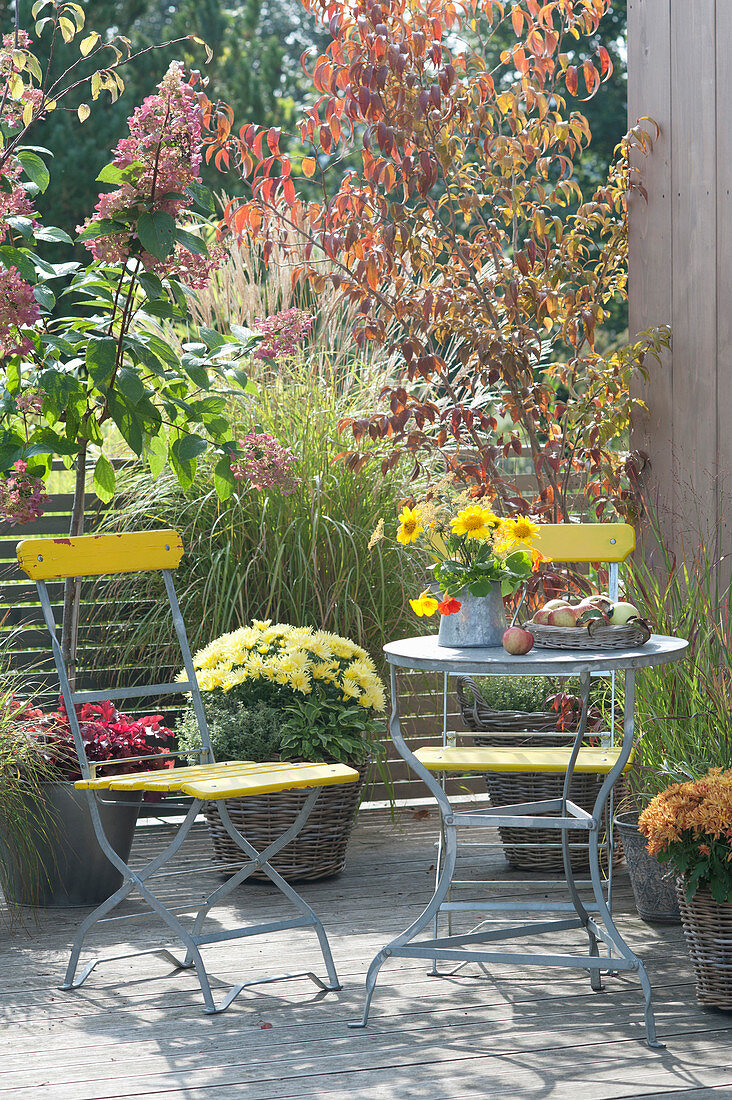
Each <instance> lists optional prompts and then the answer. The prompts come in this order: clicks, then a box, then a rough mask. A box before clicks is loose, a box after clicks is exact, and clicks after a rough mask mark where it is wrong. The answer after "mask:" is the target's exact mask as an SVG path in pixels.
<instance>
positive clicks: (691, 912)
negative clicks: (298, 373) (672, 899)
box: [676, 878, 732, 1009]
mask: <svg viewBox="0 0 732 1100" xmlns="http://www.w3.org/2000/svg"><path fill="white" fill-rule="evenodd" d="M676 896H677V898H678V901H679V910H680V911H681V923H682V925H683V928H684V936H685V938H686V944H687V946H688V948H689V954H690V955H691V961H692V964H693V967H694V978H695V979H696V999H697V1000H698V1001H699V1002H700V1004H703V1005H715V1006H716V1007H717V1008H727V1009H732V902H729V901H728V902H719V901H715V900H714V898H713V897H712V895H711V893H710V891H709V888H708V887H706V886H704V887H701V888H700V889H699V890H697V892H696V894H695V895H694V897H693V898H692V899H691V901H689V900H687V897H686V879H684V878H677V880H676Z"/></svg>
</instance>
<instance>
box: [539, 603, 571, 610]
mask: <svg viewBox="0 0 732 1100" xmlns="http://www.w3.org/2000/svg"><path fill="white" fill-rule="evenodd" d="M558 607H569V604H568V603H567V601H566V600H549V603H545V604H544V610H545V611H554V609H555V608H558Z"/></svg>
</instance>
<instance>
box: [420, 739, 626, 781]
mask: <svg viewBox="0 0 732 1100" xmlns="http://www.w3.org/2000/svg"><path fill="white" fill-rule="evenodd" d="M414 755H415V756H416V757H417V759H418V760H419V762H420V763H421V764H424V766H425V768H427V769H428V771H433V772H549V773H558V774H563V773H564V772H566V770H567V766H568V764H569V759H570V756H571V749H569V748H561V747H560V748H546V749H542V748H525V749H521V748H503V747H501V746H499V747H497V748H492V747H491V748H478V747H470V748H443V747H442V746H440V745H436V746H434V747H433V746H428V747H426V748H422V749H417V751H416V752H415V754H414ZM619 755H620V749H603V748H583V749H580V751H579V754H578V756H577V762H576V764H575V768H574V770H575V772H577V773H585V774H599V775H606V774H607V773H608V772H609V771H610V770H611V768H613V767H614V766H615V764H616V763H617V760H618V757H619ZM628 767H630V761H628V764H626V768H625V770H627V768H628Z"/></svg>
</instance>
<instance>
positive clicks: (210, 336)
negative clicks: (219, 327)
mask: <svg viewBox="0 0 732 1100" xmlns="http://www.w3.org/2000/svg"><path fill="white" fill-rule="evenodd" d="M198 335H199V336H200V337H201V339H202V340H203V342H204V344H205V345H206V347H207V348H209V349H210V350H211V351H216V350H217V348H220V347H222V345H223V344H225V343H226V340H224V338H223V336H222V335H221V333H220V332H217V331H216V329H214V328H205V327H202V328H199V330H198Z"/></svg>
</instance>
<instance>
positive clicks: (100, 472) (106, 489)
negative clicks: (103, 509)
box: [94, 455, 116, 504]
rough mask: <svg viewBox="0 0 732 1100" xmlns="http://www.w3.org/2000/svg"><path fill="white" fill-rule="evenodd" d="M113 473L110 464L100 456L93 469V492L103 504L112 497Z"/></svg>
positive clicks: (112, 467) (114, 479)
mask: <svg viewBox="0 0 732 1100" xmlns="http://www.w3.org/2000/svg"><path fill="white" fill-rule="evenodd" d="M115 481H116V478H115V473H114V466H113V465H112V463H111V462H110V461H109V460H108V459H106V458H105V457H104V455H100V456H99V458H98V459H97V462H96V466H95V467H94V492H95V493H96V494H97V496H98V497H99V499H100V500H101V501H103V503H104V504H108V503H109V501H110V500H111V499H112V497H113V496H114V486H115Z"/></svg>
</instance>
